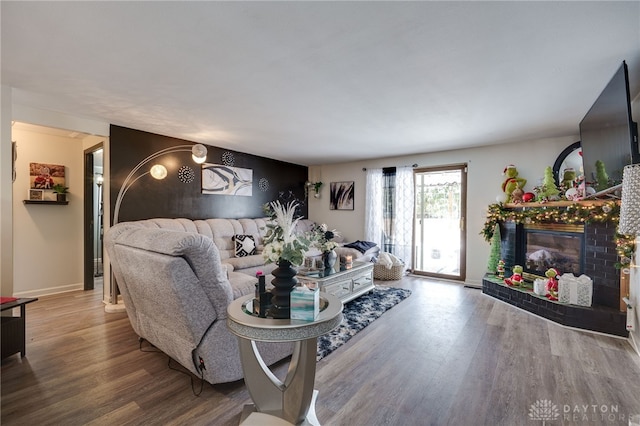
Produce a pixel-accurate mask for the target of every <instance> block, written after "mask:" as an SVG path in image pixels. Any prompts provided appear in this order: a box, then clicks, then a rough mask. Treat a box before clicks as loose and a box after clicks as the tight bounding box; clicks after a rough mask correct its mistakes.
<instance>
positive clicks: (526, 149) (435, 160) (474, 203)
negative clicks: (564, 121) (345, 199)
mask: <svg viewBox="0 0 640 426" xmlns="http://www.w3.org/2000/svg"><path fill="white" fill-rule="evenodd" d="M577 140H579V137H578V136H577V135H571V136H567V137H562V138H555V139H544V140H532V141H526V142H517V143H510V144H505V145H494V146H489V147H481V148H470V149H462V150H456V151H446V152H439V153H432V154H420V155H412V156H405V157H396V158H385V159H379V160H371V161H359V162H352V163H343V164H333V165H325V166H322V167H314V168H311V169H310V171H309V176H310V179H312V178H315V179H318V180H321V181H322V182H323V183H324V185H323V186H322V189H321V198H320V199H316V198H313V197H310V198H309V218H310V219H311V220H314V221H316V222H319V223H326V224H327V225H328V226H329V227H330V228H335V229H337V230H339V231H341V232H342V233H343V234H344V236H345V239H346V240H349V241H355V240H357V239H363V238H364V212H365V172H363V171H362V168H363V167H366V168H380V167H393V166H408V165H412V164H418V166H419V167H430V166H442V165H449V164H460V163H467V164H468V166H469V167H468V175H467V214H468V218H467V265H466V266H467V279H466V281H467V282H468V283H470V284H481V282H482V277H483V276H484V274H485V271H486V268H487V259H488V256H489V244H488V243H486V242H485V241H484V238H483V237H482V236H481V235H480V232H481V230H482V227H483V225H484V220H485V214H486V209H487V206H488V205H489V204H492V203H495V202H496V197H497V196H498V195H500V194H501V193H502V190H501V188H500V187H501V185H502V181H503V179H504V177H503V176H502V171H503V170H504V167H505V166H506V165H508V164H515V165H516V166H517V168H518V171H519V175H520V177H524V178H525V179H527V180H528V182H527V185H526V186H525V190H532V188H533V187H534V186H536V185H537V184H539V183H540V181H541V179H542V176H543V175H544V169H545V168H546V167H547V166H553V163H554V162H555V160H556V158H557V157H558V155H559V154H560V153H561V152H562V151H563V150H564V149H565V148H566V147H567V146H569V145H571V144H572V143H574V142H576V141H577ZM338 181H354V186H355V199H354V210H353V211H351V210H329V183H330V182H338Z"/></svg>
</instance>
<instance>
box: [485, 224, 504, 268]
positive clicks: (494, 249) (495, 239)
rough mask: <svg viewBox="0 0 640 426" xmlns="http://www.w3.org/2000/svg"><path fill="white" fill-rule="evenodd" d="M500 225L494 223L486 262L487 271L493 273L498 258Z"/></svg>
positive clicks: (496, 266)
mask: <svg viewBox="0 0 640 426" xmlns="http://www.w3.org/2000/svg"><path fill="white" fill-rule="evenodd" d="M500 240H501V238H500V225H498V224H497V223H496V226H495V229H494V231H493V236H492V237H491V242H490V244H491V252H490V253H489V262H488V264H487V271H488V272H489V273H492V274H493V273H495V272H496V271H497V270H498V261H499V260H500Z"/></svg>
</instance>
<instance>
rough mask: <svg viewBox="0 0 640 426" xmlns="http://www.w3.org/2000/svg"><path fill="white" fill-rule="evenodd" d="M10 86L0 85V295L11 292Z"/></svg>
mask: <svg viewBox="0 0 640 426" xmlns="http://www.w3.org/2000/svg"><path fill="white" fill-rule="evenodd" d="M11 117H12V114H11V88H10V87H7V86H0V283H1V284H0V295H3V296H5V295H11V294H12V293H13V225H12V223H13V219H12V191H11V170H12V169H11Z"/></svg>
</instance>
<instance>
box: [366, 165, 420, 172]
mask: <svg viewBox="0 0 640 426" xmlns="http://www.w3.org/2000/svg"><path fill="white" fill-rule="evenodd" d="M392 167H409V166H392ZM411 167H413V168H414V169H415V168H416V167H418V164H417V163H414V164H412V165H411ZM388 168H389V167H381V169H388ZM362 171H363V172H366V171H367V168H366V167H363V168H362Z"/></svg>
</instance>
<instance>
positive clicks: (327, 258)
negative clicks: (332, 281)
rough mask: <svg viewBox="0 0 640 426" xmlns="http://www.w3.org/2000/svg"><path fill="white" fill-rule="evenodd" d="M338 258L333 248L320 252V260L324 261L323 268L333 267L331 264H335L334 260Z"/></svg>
mask: <svg viewBox="0 0 640 426" xmlns="http://www.w3.org/2000/svg"><path fill="white" fill-rule="evenodd" d="M337 259H338V254H337V253H336V252H335V250H329V251H325V252H323V253H322V261H323V262H324V268H325V269H331V268H333V265H335V264H336V260H337Z"/></svg>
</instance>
